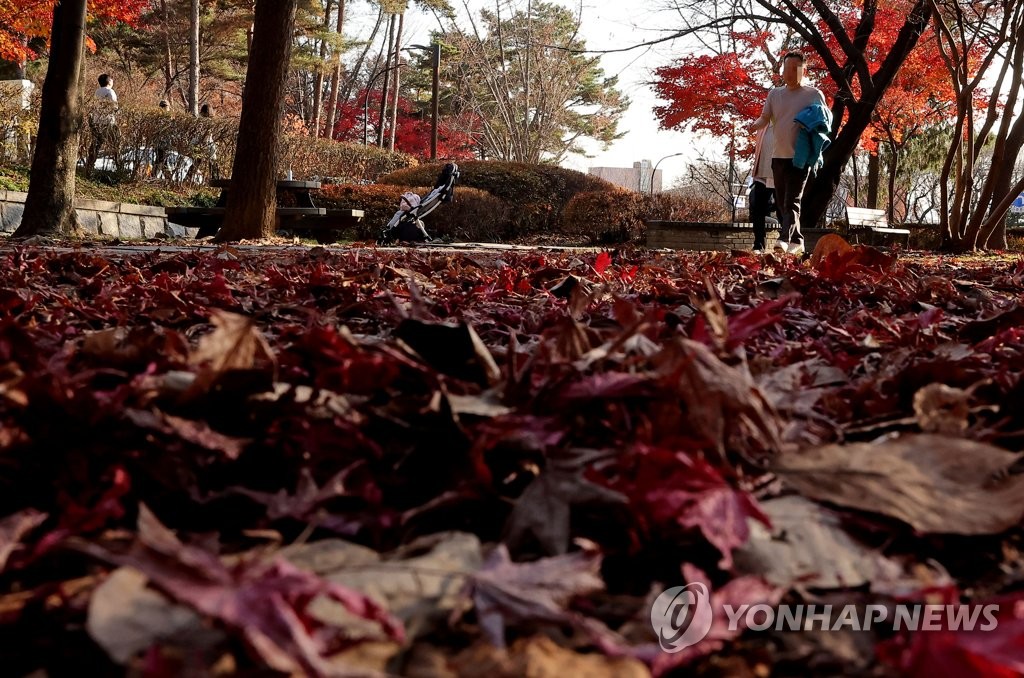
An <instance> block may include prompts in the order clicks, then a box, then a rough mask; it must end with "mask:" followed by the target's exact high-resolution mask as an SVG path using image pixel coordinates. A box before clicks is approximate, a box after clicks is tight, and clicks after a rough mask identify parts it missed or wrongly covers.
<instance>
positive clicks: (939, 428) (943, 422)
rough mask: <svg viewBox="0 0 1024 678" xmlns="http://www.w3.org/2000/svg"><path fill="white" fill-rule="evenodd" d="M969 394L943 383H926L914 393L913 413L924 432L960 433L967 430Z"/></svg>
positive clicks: (969, 411)
mask: <svg viewBox="0 0 1024 678" xmlns="http://www.w3.org/2000/svg"><path fill="white" fill-rule="evenodd" d="M970 399H971V395H970V394H969V393H968V392H967V391H964V390H963V389H959V388H952V387H950V386H946V385H945V384H928V385H927V386H925V387H924V388H921V389H919V390H918V391H917V393H915V394H914V415H915V416H916V417H917V423H918V425H919V426H920V427H921V430H922V431H924V432H925V433H947V434H952V435H961V434H963V432H964V431H966V430H967V426H968V421H967V419H968V416H969V415H970V413H971V408H970V404H969V403H970Z"/></svg>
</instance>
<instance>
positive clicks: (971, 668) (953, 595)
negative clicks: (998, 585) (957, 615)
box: [877, 586, 1024, 678]
mask: <svg viewBox="0 0 1024 678" xmlns="http://www.w3.org/2000/svg"><path fill="white" fill-rule="evenodd" d="M919 597H923V599H924V602H925V603H926V604H930V605H941V606H943V607H944V608H945V610H949V609H951V606H956V608H959V610H958V611H964V616H965V618H972V619H976V620H977V624H976V625H973V624H972V625H971V627H970V628H967V625H966V624H965V625H964V628H959V626H957V627H955V628H951V623H950V622H949V618H948V617H946V616H945V615H944V616H943V617H942V621H943V622H944V623H942V624H941V626H942V628H939V629H929V630H924V629H921V630H916V631H914V632H912V633H911V632H908V631H906V630H904V631H903V632H902V633H900V634H898V635H896V636H895V637H893V638H891V639H889V640H886V641H884V642H882V643H879V645H878V648H877V651H878V656H879V658H880V659H881V660H882V661H883V662H885V663H886V664H888V665H890V666H892V667H894V668H896V669H897V670H898V671H899V673H900V675H904V676H913V677H915V678H917V677H920V678H928V677H930V676H936V675H945V676H952V675H960V676H971V675H973V676H993V677H995V678H1012V677H1014V676H1020V675H1021V674H1022V673H1024V651H1022V649H1021V648H1022V647H1024V593H1022V592H1020V591H1017V592H1014V593H1009V594H1006V595H1002V596H997V597H995V598H988V599H983V600H975V601H972V602H971V603H969V604H967V603H963V602H962V601H961V597H960V592H959V591H958V590H957V589H956V587H954V586H946V587H942V588H939V589H930V590H925V591H921V592H919V593H918V594H916V595H914V596H907V597H906V600H913V599H915V598H919ZM946 606H950V607H946ZM956 608H954V609H956ZM964 608H966V610H964ZM986 610H987V611H988V614H986ZM992 621H994V622H995V626H994V627H993V626H992V624H991V622H992Z"/></svg>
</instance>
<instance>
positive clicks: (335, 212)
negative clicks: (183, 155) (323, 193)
mask: <svg viewBox="0 0 1024 678" xmlns="http://www.w3.org/2000/svg"><path fill="white" fill-rule="evenodd" d="M210 186H212V187H213V188H219V189H221V192H220V197H219V199H218V200H217V205H216V206H215V207H166V208H164V211H165V212H166V213H167V216H168V221H171V222H172V223H177V224H181V225H183V226H197V227H198V228H199V233H198V234H197V235H196V237H198V238H205V237H207V236H212V235H216V233H217V231H218V230H220V226H221V223H222V222H223V220H224V210H225V206H226V205H227V200H228V190H229V189H230V188H231V180H230V179H216V180H214V181H211V182H210ZM318 188H320V182H319V181H292V180H287V181H278V182H277V204H278V207H277V208H276V210H275V217H276V221H277V227H278V228H283V229H287V230H292V231H316V239H317V241H318V242H321V243H326V242H333V241H334V240H337V236H338V235H339V233H338V232H339V231H341V230H342V229H344V228H347V227H350V226H354V225H356V224H358V223H359V222H361V221H362V220H363V217H364V216H365V212H364V211H363V210H354V209H325V208H323V207H317V206H316V205H314V204H313V197H312V195H311V194H312V191H315V190H317V189H318Z"/></svg>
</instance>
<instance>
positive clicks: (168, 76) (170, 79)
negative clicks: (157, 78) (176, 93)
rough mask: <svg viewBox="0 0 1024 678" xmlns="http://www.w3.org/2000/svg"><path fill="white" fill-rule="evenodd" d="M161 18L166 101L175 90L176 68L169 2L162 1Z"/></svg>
mask: <svg viewBox="0 0 1024 678" xmlns="http://www.w3.org/2000/svg"><path fill="white" fill-rule="evenodd" d="M160 16H161V17H163V22H164V99H169V98H170V96H171V90H173V89H174V67H173V66H172V59H171V26H170V23H169V22H168V21H167V0H160Z"/></svg>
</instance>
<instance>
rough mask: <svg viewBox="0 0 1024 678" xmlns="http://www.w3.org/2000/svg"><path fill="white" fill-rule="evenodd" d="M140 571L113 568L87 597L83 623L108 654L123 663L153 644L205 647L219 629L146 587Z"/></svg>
mask: <svg viewBox="0 0 1024 678" xmlns="http://www.w3.org/2000/svg"><path fill="white" fill-rule="evenodd" d="M147 583H148V580H147V579H146V575H144V574H142V573H141V572H139V571H138V570H136V569H134V568H131V567H122V568H118V569H117V570H114V572H112V573H111V574H110V576H109V577H107V579H106V581H104V582H103V583H102V584H100V585H99V587H97V589H96V591H95V593H93V596H92V599H91V600H90V601H89V616H88V618H87V620H86V623H85V628H86V630H87V631H88V632H89V635H90V636H91V637H92V639H93V640H95V641H96V642H97V643H98V644H99V646H100V647H102V648H103V649H104V650H106V652H107V654H108V655H110V658H111V659H113V660H114V661H115V662H117V663H118V664H127V663H128V662H129V661H131V659H132V658H133V657H135V656H136V655H138V654H139V653H141V652H143V651H144V650H146V649H148V648H149V647H150V646H152V645H153V644H154V643H165V642H166V643H172V644H175V645H179V646H184V647H187V648H188V649H189V650H190V651H202V650H205V649H210V648H212V647H213V646H215V645H217V644H218V643H220V642H221V641H222V640H223V639H224V634H223V633H222V632H221V631H218V630H217V629H215V628H213V627H211V626H207V625H206V624H204V623H203V619H202V617H200V616H199V615H198V614H196V613H195V612H193V611H192V610H190V609H189V608H187V607H185V606H183V605H176V604H175V603H172V602H171V601H169V600H168V599H167V598H165V597H164V596H162V595H161V594H159V593H157V592H156V591H154V590H152V589H150V588H148V587H147Z"/></svg>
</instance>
